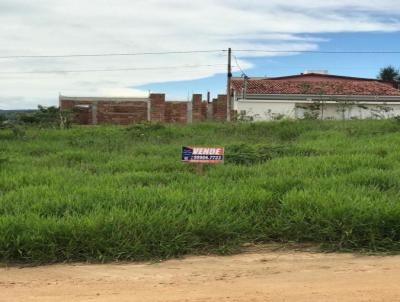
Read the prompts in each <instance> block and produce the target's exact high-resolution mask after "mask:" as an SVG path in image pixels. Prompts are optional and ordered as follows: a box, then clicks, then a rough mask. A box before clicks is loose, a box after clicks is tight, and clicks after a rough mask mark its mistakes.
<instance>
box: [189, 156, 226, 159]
mask: <svg viewBox="0 0 400 302" xmlns="http://www.w3.org/2000/svg"><path fill="white" fill-rule="evenodd" d="M190 159H195V160H196V159H200V160H201V159H204V160H223V159H224V158H223V156H221V155H193V156H191V157H190Z"/></svg>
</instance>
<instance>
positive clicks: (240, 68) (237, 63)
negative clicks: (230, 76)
mask: <svg viewBox="0 0 400 302" xmlns="http://www.w3.org/2000/svg"><path fill="white" fill-rule="evenodd" d="M233 58H234V59H235V62H236V66H237V67H238V68H239V70H240V71H241V72H242V74H243V75H244V76H246V77H247V74H246V73H245V72H244V71H243V69H242V67H240V65H239V62H238V59H237V57H236V56H235V55H233Z"/></svg>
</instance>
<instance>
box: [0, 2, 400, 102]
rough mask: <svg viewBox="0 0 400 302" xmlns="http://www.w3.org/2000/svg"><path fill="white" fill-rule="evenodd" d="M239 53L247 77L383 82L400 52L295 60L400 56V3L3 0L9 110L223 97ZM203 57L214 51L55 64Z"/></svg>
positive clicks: (0, 76)
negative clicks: (79, 102)
mask: <svg viewBox="0 0 400 302" xmlns="http://www.w3.org/2000/svg"><path fill="white" fill-rule="evenodd" d="M229 47H231V48H232V49H233V55H234V59H233V65H234V74H235V75H236V76H240V75H241V74H242V73H243V72H244V73H245V74H246V75H247V76H250V77H252V76H268V77H273V76H283V75H292V74H299V73H301V72H304V71H305V70H320V69H325V70H328V71H329V73H331V74H338V75H348V76H359V77H371V78H374V77H376V75H377V74H378V72H379V69H380V68H381V67H384V66H387V65H390V64H391V65H394V66H395V67H400V54H315V53H313V54H311V53H296V51H309V50H322V51H400V5H399V4H398V1H397V0H379V1H377V0H369V1H359V0H341V1H340V0H325V1H320V0H291V1H289V2H286V1H281V0H268V1H256V0H247V1H238V0H219V1H211V0H201V1H200V0H191V1H187V0H146V1H144V0H143V1H137V0H85V1H81V0H80V1H78V0H0V109H30V108H36V107H37V105H38V104H41V105H44V106H52V105H57V104H58V96H59V94H62V95H67V96H121V97H122V96H146V95H147V94H148V92H149V91H151V92H162V93H166V94H167V99H168V100H187V99H188V98H189V95H191V94H192V93H203V94H205V93H206V92H207V91H211V93H212V95H216V94H219V93H224V91H225V90H226V88H225V86H226V62H227V54H226V52H223V51H222V50H225V49H227V48H229ZM202 50H207V51H208V50H213V51H210V52H197V53H187V54H182V53H181V54H164V55H154V54H153V55H135V56H97V57H90V56H86V57H51V56H59V55H60V56H62V55H77V54H86V55H90V54H110V53H114V54H115V53H125V54H127V53H130V54H131V53H148V52H151V53H154V52H174V51H177V52H180V51H202ZM243 50H253V51H251V52H250V51H243ZM254 50H258V52H256V51H254ZM263 50H267V51H270V52H262V51H263ZM282 50H288V51H293V52H292V53H281V52H279V51H282ZM271 51H272V52H271ZM274 51H278V52H274ZM15 56H20V57H15ZM21 56H22V57H21ZM24 56H25V57H24ZM26 56H32V57H26ZM35 56H36V57H35ZM37 56H39V57H37ZM40 56H50V57H40ZM238 66H240V68H239V67H238ZM121 69H123V70H121ZM240 69H241V70H240ZM105 70H107V71H105ZM110 70H111V71H110Z"/></svg>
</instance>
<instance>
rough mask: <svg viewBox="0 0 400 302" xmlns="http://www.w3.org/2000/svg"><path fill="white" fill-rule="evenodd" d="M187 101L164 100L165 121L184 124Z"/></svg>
mask: <svg viewBox="0 0 400 302" xmlns="http://www.w3.org/2000/svg"><path fill="white" fill-rule="evenodd" d="M187 117H188V103H187V102H165V122H167V123H180V124H186V123H187V122H188V118H187Z"/></svg>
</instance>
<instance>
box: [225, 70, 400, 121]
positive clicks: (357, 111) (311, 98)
mask: <svg viewBox="0 0 400 302" xmlns="http://www.w3.org/2000/svg"><path fill="white" fill-rule="evenodd" d="M232 89H233V92H234V93H233V95H234V96H233V97H234V99H233V104H234V109H235V110H236V111H237V113H238V115H239V118H241V119H246V120H254V121H261V120H272V119H281V118H293V119H295V118H300V119H302V118H314V119H317V118H318V119H364V118H387V117H394V116H400V90H399V89H397V88H396V87H395V85H394V84H393V83H390V82H385V81H380V80H376V79H365V78H354V77H346V76H337V75H329V74H327V72H306V73H303V74H300V75H293V76H285V77H275V78H248V77H241V78H233V79H232Z"/></svg>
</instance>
